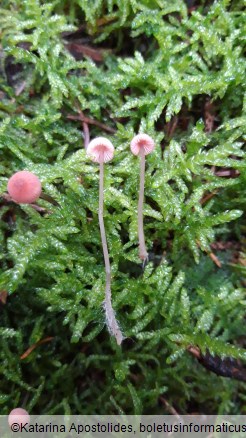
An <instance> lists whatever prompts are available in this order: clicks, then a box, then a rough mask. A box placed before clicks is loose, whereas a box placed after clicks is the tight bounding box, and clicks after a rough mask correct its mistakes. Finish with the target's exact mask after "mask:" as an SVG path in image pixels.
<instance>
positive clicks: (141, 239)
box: [138, 148, 148, 263]
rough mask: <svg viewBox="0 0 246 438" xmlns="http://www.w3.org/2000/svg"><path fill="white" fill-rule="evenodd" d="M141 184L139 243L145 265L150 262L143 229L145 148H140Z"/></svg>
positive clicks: (140, 254)
mask: <svg viewBox="0 0 246 438" xmlns="http://www.w3.org/2000/svg"><path fill="white" fill-rule="evenodd" d="M139 156H140V184H139V198H138V241H139V253H138V254H139V258H140V259H141V260H143V263H145V261H147V260H148V253H147V250H146V245H145V237H144V228H143V204H144V179H145V153H144V148H140V151H139Z"/></svg>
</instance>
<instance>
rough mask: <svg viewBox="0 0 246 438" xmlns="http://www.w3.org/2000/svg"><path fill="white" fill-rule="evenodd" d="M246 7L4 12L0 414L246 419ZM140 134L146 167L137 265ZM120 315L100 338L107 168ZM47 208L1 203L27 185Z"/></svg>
mask: <svg viewBox="0 0 246 438" xmlns="http://www.w3.org/2000/svg"><path fill="white" fill-rule="evenodd" d="M245 21H246V16H245V2H244V0H217V1H196V0H194V1H183V0H172V1H168V0H125V1H121V0H95V1H89V0H71V1H66V0H61V1H55V0H50V1H42V0H25V1H23V0H13V1H12V0H2V1H1V3H0V29H1V30H0V119H1V124H0V195H1V197H0V215H1V227H0V246H1V252H0V257H1V258H0V265H1V273H0V413H1V414H8V413H9V412H10V410H11V409H13V408H15V407H17V406H21V407H24V408H25V409H27V410H28V412H30V413H32V414H64V413H65V414H117V413H122V412H124V413H126V414H170V413H173V412H178V413H179V414H188V413H194V412H195V413H203V414H228V413H229V414H246V396H245V394H246V392H245V389H246V383H245V382H246V368H245V359H246V338H245V272H246V262H245V230H246V225H245V221H244V216H243V212H244V211H245V182H246V171H245V168H246V166H245V158H244V152H243V146H244V142H245V133H246V131H245V126H246V99H245V66H246V61H245ZM138 132H145V133H147V134H149V135H150V136H151V137H153V139H154V141H155V144H156V147H155V150H154V152H153V153H152V154H151V155H149V156H148V157H147V160H146V161H147V163H146V176H145V203H144V230H145V237H146V244H147V248H148V251H149V261H148V263H147V264H146V266H145V267H144V268H143V266H142V264H141V262H140V260H139V258H138V232H137V202H138V187H139V159H138V158H137V157H134V156H133V155H132V154H131V153H130V147H129V145H130V141H131V139H132V137H133V136H134V135H136V134H137V133H138ZM96 136H105V137H107V138H109V139H110V140H111V142H112V143H113V144H114V147H115V156H114V159H113V160H112V161H111V162H110V163H109V164H107V165H106V166H105V190H104V196H105V209H104V220H105V227H106V233H107V240H108V246H109V252H110V261H111V267H112V303H113V307H114V309H115V312H116V316H117V320H118V322H119V324H120V327H121V329H122V331H123V333H124V336H125V338H126V339H125V340H124V341H123V343H122V345H121V346H120V347H119V346H118V345H117V344H116V342H115V339H114V338H113V337H112V336H110V334H109V333H108V331H107V328H106V326H105V316H104V310H103V305H102V303H103V300H104V292H105V291H104V289H105V271H104V260H103V254H102V248H101V239H100V233H99V225H98V184H99V178H98V176H99V173H98V166H97V165H96V164H94V163H92V162H91V161H90V160H89V158H88V157H87V155H86V152H85V148H84V144H85V142H87V141H88V139H89V138H91V139H92V138H94V137H96ZM23 169H25V170H29V171H31V172H33V173H35V174H36V175H37V176H38V177H39V179H40V180H41V183H42V190H43V193H44V195H45V197H44V198H40V199H39V200H38V201H37V202H36V203H34V204H33V205H27V204H20V205H18V204H16V203H14V202H12V201H11V199H10V198H9V196H8V194H7V182H8V179H9V177H10V176H11V175H12V174H13V173H14V172H17V171H18V170H23Z"/></svg>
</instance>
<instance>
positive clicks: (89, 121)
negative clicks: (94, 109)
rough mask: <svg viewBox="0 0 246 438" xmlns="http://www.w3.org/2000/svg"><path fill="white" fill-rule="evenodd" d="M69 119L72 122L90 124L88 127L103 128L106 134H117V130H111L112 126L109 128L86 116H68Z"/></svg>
mask: <svg viewBox="0 0 246 438" xmlns="http://www.w3.org/2000/svg"><path fill="white" fill-rule="evenodd" d="M67 119H70V120H82V121H84V122H86V123H88V125H95V126H98V128H101V129H103V130H104V131H106V132H110V133H111V134H115V132H116V129H114V128H111V126H107V125H105V124H104V123H101V122H99V121H98V120H95V119H92V118H91V117H86V116H84V115H82V114H81V115H79V116H73V115H70V114H68V115H67Z"/></svg>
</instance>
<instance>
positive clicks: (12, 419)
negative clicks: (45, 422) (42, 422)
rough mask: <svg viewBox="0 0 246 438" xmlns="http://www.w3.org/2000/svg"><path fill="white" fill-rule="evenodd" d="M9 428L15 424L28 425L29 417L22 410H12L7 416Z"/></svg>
mask: <svg viewBox="0 0 246 438" xmlns="http://www.w3.org/2000/svg"><path fill="white" fill-rule="evenodd" d="M8 423H9V427H11V426H12V425H13V424H15V423H17V424H18V425H19V426H20V425H21V424H26V423H30V415H29V414H28V412H27V411H26V410H25V409H23V408H15V409H13V410H12V411H11V412H10V414H9V416H8Z"/></svg>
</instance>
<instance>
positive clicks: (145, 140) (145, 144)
mask: <svg viewBox="0 0 246 438" xmlns="http://www.w3.org/2000/svg"><path fill="white" fill-rule="evenodd" d="M130 147H131V151H132V153H133V154H134V155H138V154H139V152H140V149H141V148H143V149H144V155H148V154H150V152H152V151H153V149H154V147H155V143H154V140H153V138H151V137H150V136H149V135H148V134H138V135H135V137H133V139H132V141H131V145H130Z"/></svg>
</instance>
